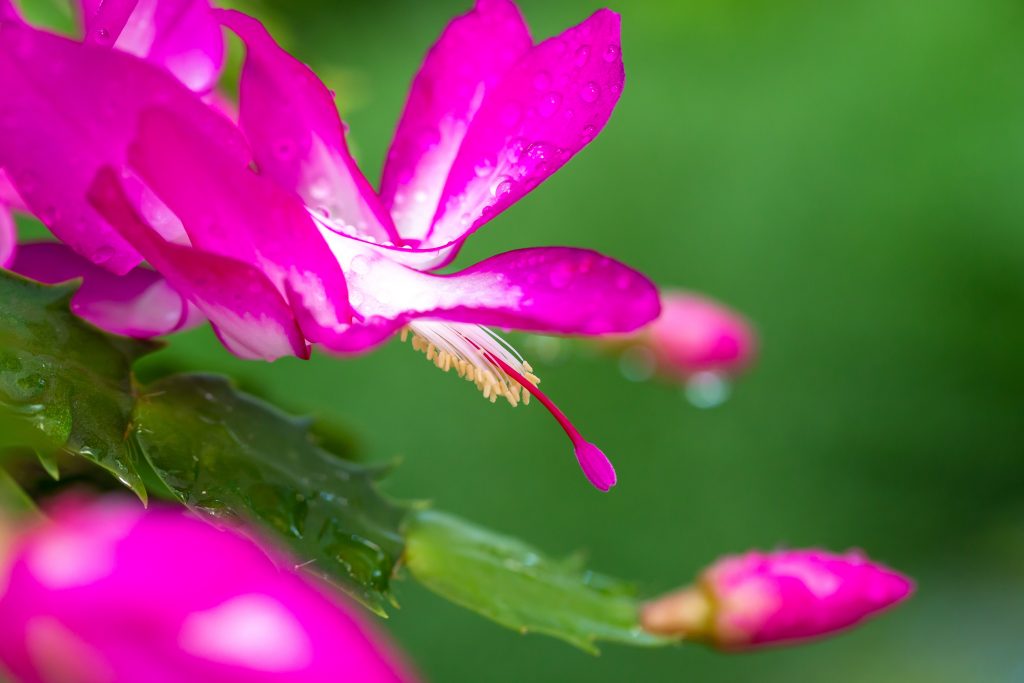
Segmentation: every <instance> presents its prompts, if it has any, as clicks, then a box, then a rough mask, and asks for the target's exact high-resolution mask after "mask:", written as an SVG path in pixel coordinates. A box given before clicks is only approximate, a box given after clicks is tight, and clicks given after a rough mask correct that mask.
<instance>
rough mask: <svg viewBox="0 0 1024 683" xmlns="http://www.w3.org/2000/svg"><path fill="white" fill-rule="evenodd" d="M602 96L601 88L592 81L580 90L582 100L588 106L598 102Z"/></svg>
mask: <svg viewBox="0 0 1024 683" xmlns="http://www.w3.org/2000/svg"><path fill="white" fill-rule="evenodd" d="M600 96H601V86H599V85H598V84H597V83H594V81H590V82H589V83H587V84H585V85H584V86H583V87H582V88H580V99H581V100H583V101H584V102H587V103H588V104H593V103H594V102H597V98H599V97H600Z"/></svg>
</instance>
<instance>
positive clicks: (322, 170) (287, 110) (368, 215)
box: [217, 10, 399, 242]
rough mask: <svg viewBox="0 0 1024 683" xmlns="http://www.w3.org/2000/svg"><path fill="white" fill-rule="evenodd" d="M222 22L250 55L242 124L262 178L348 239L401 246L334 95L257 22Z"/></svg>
mask: <svg viewBox="0 0 1024 683" xmlns="http://www.w3.org/2000/svg"><path fill="white" fill-rule="evenodd" d="M217 16H218V17H219V19H220V21H221V22H223V24H224V25H225V26H227V27H228V28H229V29H231V30H232V31H234V32H235V33H236V34H238V36H239V37H240V38H241V39H242V40H243V41H244V42H245V44H246V48H247V50H248V53H247V56H246V61H245V66H244V68H243V70H242V82H241V86H240V92H239V123H240V125H241V127H242V130H244V131H245V134H246V136H247V137H248V138H249V141H250V143H251V144H252V148H253V154H254V156H255V158H256V164H257V165H258V166H259V168H260V172H261V173H263V174H264V175H266V176H267V177H269V178H271V179H273V180H275V181H276V182H277V183H279V184H280V185H281V186H283V187H285V188H286V189H288V190H289V191H295V192H298V194H299V195H300V196H301V197H302V199H303V201H304V202H305V203H306V205H307V206H309V207H311V208H312V209H313V210H315V211H321V212H325V213H326V214H328V215H329V216H330V218H331V219H332V220H333V221H336V222H338V223H339V224H341V225H343V226H345V228H344V229H345V230H346V231H347V232H352V233H354V234H356V233H357V234H362V235H368V236H371V237H373V238H375V239H377V240H387V241H395V242H397V241H398V239H399V238H398V234H397V233H396V232H395V229H394V225H393V224H392V222H391V218H390V216H388V214H387V211H385V210H384V208H383V207H382V206H381V204H380V201H379V200H378V199H377V195H376V193H374V191H373V188H372V187H371V186H370V184H369V183H368V182H367V181H366V178H364V177H363V174H362V171H360V170H359V168H358V166H356V162H355V160H354V159H353V158H352V155H351V154H350V153H349V151H348V145H347V144H346V142H345V132H344V126H343V124H342V122H341V119H340V118H339V117H338V110H337V108H336V107H335V105H334V98H333V96H332V94H331V93H330V91H329V90H328V89H327V88H326V87H325V86H324V84H323V83H321V82H320V79H318V78H317V77H316V74H314V73H313V72H312V71H311V70H310V69H309V67H307V66H306V65H305V64H302V63H301V62H299V61H298V60H296V59H295V58H294V57H292V56H291V55H289V54H288V53H287V52H285V51H284V50H282V49H281V48H280V47H279V46H278V45H277V43H275V42H274V39H273V38H272V37H271V35H270V34H269V33H268V32H267V30H266V29H265V28H264V27H263V25H262V24H261V23H260V22H259V21H257V20H256V19H253V18H252V17H250V16H247V15H245V14H242V13H241V12H237V11H233V10H221V11H218V12H217Z"/></svg>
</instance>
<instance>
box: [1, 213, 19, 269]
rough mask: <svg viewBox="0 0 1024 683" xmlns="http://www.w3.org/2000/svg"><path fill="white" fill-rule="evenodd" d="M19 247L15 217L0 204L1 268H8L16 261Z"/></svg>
mask: <svg viewBox="0 0 1024 683" xmlns="http://www.w3.org/2000/svg"><path fill="white" fill-rule="evenodd" d="M17 246H18V231H17V229H16V228H15V225H14V216H12V215H11V212H10V211H9V210H8V209H7V207H6V206H4V205H3V204H0V268H7V267H8V266H9V265H10V263H11V261H12V260H13V259H14V253H15V250H16V249H17Z"/></svg>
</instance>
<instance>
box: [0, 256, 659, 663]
mask: <svg viewBox="0 0 1024 683" xmlns="http://www.w3.org/2000/svg"><path fill="white" fill-rule="evenodd" d="M71 292H72V290H71V289H69V288H67V287H45V286H42V285H37V284H34V283H31V282H28V281H26V280H23V279H21V278H19V277H17V276H15V275H11V274H8V273H4V272H3V271H0V454H2V452H3V450H4V449H5V448H9V447H18V446H28V447H31V448H34V449H35V450H36V451H37V453H38V454H39V456H40V460H41V462H43V464H44V466H47V465H49V466H50V467H51V468H55V464H54V463H55V462H56V460H55V459H52V458H51V457H50V455H51V454H52V453H53V452H54V451H56V450H63V451H65V452H67V453H70V454H71V455H77V456H81V457H84V458H86V459H87V460H90V461H92V462H94V463H96V464H98V465H100V466H101V467H103V468H105V469H106V470H108V471H110V472H112V473H113V474H114V475H115V476H116V477H117V478H118V479H119V480H120V481H122V482H123V483H124V484H125V485H126V486H128V487H129V488H131V489H132V490H133V491H135V493H136V494H137V495H139V496H140V497H141V498H143V499H145V494H146V491H145V486H144V485H143V481H144V479H146V480H147V481H149V482H150V483H151V485H152V486H154V487H155V489H154V490H162V493H163V494H164V495H169V496H171V497H173V498H175V499H177V500H178V501H180V502H181V503H183V504H184V505H186V506H188V507H190V508H192V509H194V510H197V511H199V512H202V513H206V514H209V515H213V516H215V517H218V518H228V519H239V520H242V521H245V522H247V523H251V524H255V525H257V526H258V527H259V528H261V529H262V530H263V531H264V532H265V533H266V534H267V535H268V537H270V539H271V540H277V541H281V542H283V543H284V545H286V546H287V547H289V548H290V549H291V551H292V553H293V555H294V557H295V558H296V559H297V560H298V561H299V562H300V563H301V565H302V566H303V567H304V568H305V569H306V570H307V571H312V572H314V573H316V574H318V575H320V576H322V577H324V578H326V579H327V580H329V581H332V582H334V583H335V584H337V585H338V586H339V587H341V588H342V589H343V590H345V591H346V592H348V593H349V594H351V595H353V596H354V597H356V598H357V599H359V600H360V601H362V602H363V603H364V604H366V605H367V606H368V607H370V608H371V609H373V610H374V611H376V612H377V613H379V614H382V615H383V614H384V612H383V609H384V606H385V605H386V603H387V601H388V600H389V599H390V593H389V584H390V579H391V576H392V574H393V573H394V571H395V568H396V566H397V565H398V564H399V562H400V561H401V560H402V558H403V557H404V559H405V561H406V562H407V563H408V567H409V569H410V571H411V573H412V574H413V576H415V577H416V579H418V580H419V581H420V582H422V583H423V584H424V585H426V586H427V587H428V588H430V589H432V590H433V591H435V592H437V593H439V594H440V595H442V596H443V597H445V598H447V599H449V600H451V601H452V602H455V603H457V604H460V605H462V606H464V607H467V608H469V609H471V610H474V611H476V612H478V613H480V614H482V615H484V616H486V617H489V618H491V619H493V620H495V621H497V622H498V623H500V624H503V625H505V626H508V627H510V628H513V629H516V630H519V631H521V632H530V631H533V632H538V633H545V634H548V635H552V636H555V637H557V638H561V639H562V640H565V641H568V642H570V643H572V644H574V645H576V646H578V647H580V648H583V649H584V650H587V651H589V652H597V648H596V644H595V643H596V641H598V640H605V641H613V642H619V643H626V644H630V645H645V646H651V645H661V644H665V643H668V642H674V641H668V640H664V639H660V638H656V637H653V636H650V635H648V634H646V633H644V632H643V631H642V630H641V629H640V627H639V624H638V623H637V612H638V604H637V601H636V599H635V598H634V596H633V593H632V591H631V589H630V587H629V586H628V585H627V584H624V583H622V582H620V581H617V580H614V579H610V578H607V577H604V576H600V575H598V574H594V573H592V572H589V571H586V570H584V569H583V568H582V565H581V563H580V562H579V561H578V559H568V560H561V561H559V560H553V559H550V558H548V557H545V556H544V555H543V554H542V553H541V552H540V551H538V550H537V549H535V548H533V547H531V546H529V545H527V544H525V543H523V542H521V541H518V540H516V539H513V538H509V537H507V536H502V535H499V534H495V533H494V532H491V531H488V530H486V529H482V528H480V527H477V526H474V525H472V524H469V523H468V522H464V521H462V520H459V519H457V518H454V517H451V516H448V515H445V514H442V513H439V512H432V511H429V510H412V509H411V508H409V507H406V506H401V505H397V504H395V503H393V502H391V501H389V500H388V499H386V498H385V497H383V496H382V495H381V494H380V493H379V492H378V490H377V487H376V484H375V479H376V478H377V477H378V476H379V475H380V474H381V472H382V470H381V469H379V468H372V467H367V466H364V465H360V464H357V463H355V462H352V461H351V459H345V458H343V457H342V454H339V452H338V451H346V450H347V447H346V446H345V444H346V443H347V442H348V441H347V440H346V439H344V438H334V439H332V447H331V448H329V447H327V446H326V445H324V444H323V443H320V442H318V441H317V440H316V438H315V437H314V436H313V433H312V431H311V429H310V425H311V423H310V421H309V420H304V419H301V418H296V417H293V416H289V415H286V414H285V413H282V412H281V411H279V410H277V409H276V408H274V407H272V406H270V405H267V404H266V403H263V402H262V401H260V400H258V399H256V398H254V397H252V396H249V395H247V394H245V393H242V392H241V391H239V390H237V389H236V388H235V387H233V386H232V385H231V384H230V383H229V382H228V381H227V380H225V379H223V378H218V377H210V376H205V375H174V376H171V377H167V378H165V379H162V380H159V381H157V382H155V383H154V384H151V385H148V386H139V385H138V384H137V383H136V382H135V380H134V378H133V375H132V372H131V368H132V364H133V362H134V361H135V360H136V359H138V358H139V357H140V356H142V355H143V354H145V353H147V352H148V351H150V350H152V349H153V348H154V346H153V345H152V344H147V343H143V342H136V341H131V340H127V339H123V338H120V337H114V336H110V335H107V334H104V333H102V332H100V331H98V330H96V329H94V328H92V327H90V326H89V325H87V324H85V323H84V322H82V321H81V320H79V319H78V318H76V317H75V316H73V315H72V314H71V313H70V312H69V310H68V298H69V296H70V294H71ZM338 444H341V445H340V446H339V445H338ZM344 455H348V456H351V455H352V454H351V453H344ZM3 493H6V496H0V502H4V501H6V502H7V503H8V504H11V505H14V506H21V507H23V508H24V507H27V506H28V502H27V501H26V500H24V499H23V498H19V495H20V494H18V490H17V487H16V486H15V485H14V482H13V481H12V480H11V479H9V478H8V477H7V475H6V474H5V473H4V472H3V471H2V470H0V494H3ZM182 552H188V549H187V548H185V549H182Z"/></svg>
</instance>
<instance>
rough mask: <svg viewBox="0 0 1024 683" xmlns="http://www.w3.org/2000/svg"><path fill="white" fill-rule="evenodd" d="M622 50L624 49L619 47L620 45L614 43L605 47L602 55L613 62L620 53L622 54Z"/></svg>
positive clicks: (609, 61)
mask: <svg viewBox="0 0 1024 683" xmlns="http://www.w3.org/2000/svg"><path fill="white" fill-rule="evenodd" d="M621 52H622V50H620V49H619V46H618V45H616V44H614V43H612V44H611V45H609V46H608V47H606V48H605V49H604V54H603V55H601V56H602V57H604V61H606V62H608V63H611V62H614V61H615V60H616V59H618V58H619V54H621Z"/></svg>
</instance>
